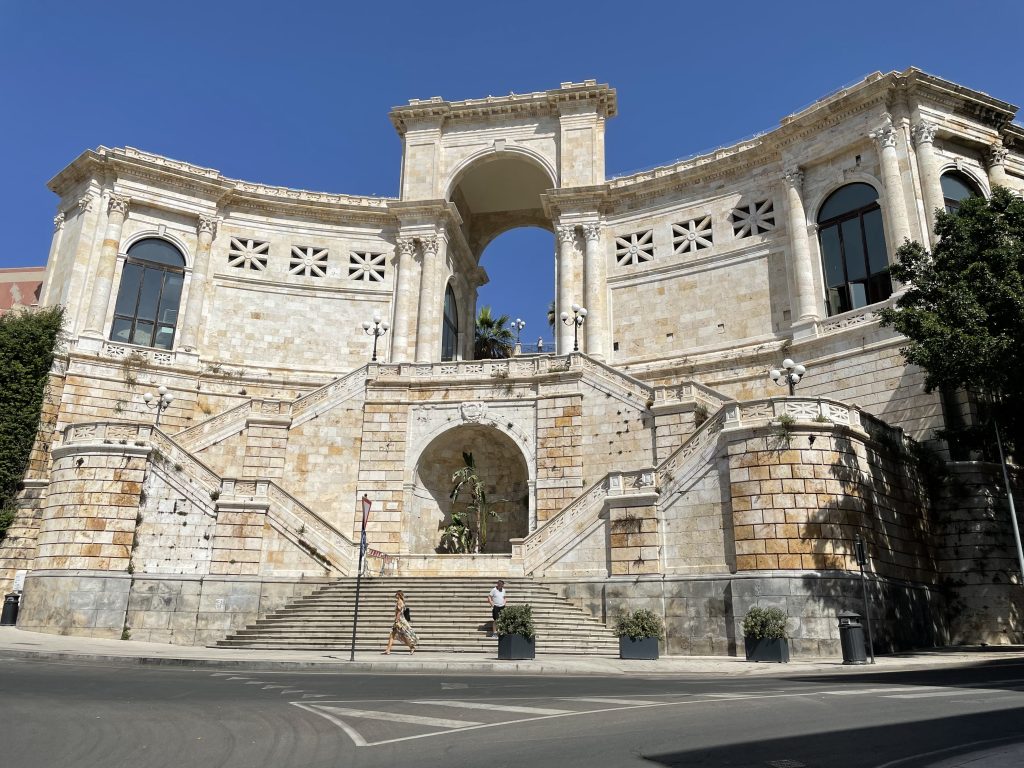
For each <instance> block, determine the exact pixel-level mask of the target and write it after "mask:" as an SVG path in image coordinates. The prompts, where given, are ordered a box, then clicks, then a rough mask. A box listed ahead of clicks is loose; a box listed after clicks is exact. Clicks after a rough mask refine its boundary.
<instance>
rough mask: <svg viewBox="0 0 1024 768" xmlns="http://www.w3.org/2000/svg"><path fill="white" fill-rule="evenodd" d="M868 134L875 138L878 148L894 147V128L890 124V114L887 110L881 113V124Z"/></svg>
mask: <svg viewBox="0 0 1024 768" xmlns="http://www.w3.org/2000/svg"><path fill="white" fill-rule="evenodd" d="M868 136H869V137H870V138H872V139H874V140H875V142H877V144H878V148H879V149H887V148H892V149H895V147H896V129H895V128H894V127H893V124H892V115H890V114H889V113H888V112H886V113H884V114H883V115H882V124H881V125H880V126H879V127H878V128H876V129H875V130H873V131H871V132H870V133H869V134H868Z"/></svg>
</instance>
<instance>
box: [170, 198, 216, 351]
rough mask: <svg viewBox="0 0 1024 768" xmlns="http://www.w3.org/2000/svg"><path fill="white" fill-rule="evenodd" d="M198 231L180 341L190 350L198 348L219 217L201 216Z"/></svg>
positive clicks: (181, 344)
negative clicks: (211, 250) (211, 252)
mask: <svg viewBox="0 0 1024 768" xmlns="http://www.w3.org/2000/svg"><path fill="white" fill-rule="evenodd" d="M196 232H197V233H198V235H199V247H198V248H196V255H195V259H194V260H193V261H192V280H191V282H190V283H189V288H188V303H187V304H186V305H185V317H184V320H183V321H182V323H181V336H180V342H179V345H180V346H181V348H182V349H185V350H188V351H190V352H191V351H195V349H196V346H197V344H196V339H197V338H198V336H199V324H200V321H201V320H202V317H203V303H204V302H205V299H206V284H207V277H208V275H209V273H210V247H211V246H212V244H213V238H214V237H215V236H216V233H217V219H216V218H214V217H213V216H200V217H199V224H198V226H197V227H196Z"/></svg>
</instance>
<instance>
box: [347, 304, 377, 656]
mask: <svg viewBox="0 0 1024 768" xmlns="http://www.w3.org/2000/svg"><path fill="white" fill-rule="evenodd" d="M365 325H369V323H366V324H365ZM360 504H361V506H362V510H363V524H362V527H361V528H360V529H359V565H358V567H357V570H356V607H355V612H354V613H353V614H352V647H351V648H350V649H349V653H348V660H349V661H355V660H356V627H357V626H359V587H360V585H361V584H362V580H363V558H364V557H366V523H367V521H368V520H369V519H370V507H371V506H372V505H373V502H371V501H370V497H369V496H367V495H366V494H365V493H364V494H363V498H362V499H361V500H360Z"/></svg>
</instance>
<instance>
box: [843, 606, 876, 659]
mask: <svg viewBox="0 0 1024 768" xmlns="http://www.w3.org/2000/svg"><path fill="white" fill-rule="evenodd" d="M836 616H837V618H838V619H839V642H840V643H841V644H842V646H843V664H867V663H868V654H867V651H865V648H864V625H863V624H861V623H860V618H861V617H860V614H859V613H854V612H853V611H840V612H839V613H838V614H836Z"/></svg>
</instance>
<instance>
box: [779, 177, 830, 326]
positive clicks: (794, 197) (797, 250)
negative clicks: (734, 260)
mask: <svg viewBox="0 0 1024 768" xmlns="http://www.w3.org/2000/svg"><path fill="white" fill-rule="evenodd" d="M783 177H784V178H785V180H786V203H787V205H786V208H787V211H788V214H789V241H790V244H791V245H792V254H793V258H792V263H793V278H794V280H793V283H794V285H793V287H794V288H795V289H796V297H795V298H796V302H795V304H796V306H795V307H794V310H795V312H794V314H795V315H796V319H795V322H794V324H795V323H799V322H808V321H810V322H816V321H817V320H819V319H821V318H820V315H819V313H818V302H817V301H816V300H815V292H814V270H813V267H812V265H811V247H810V245H809V244H808V242H807V214H806V213H805V212H804V201H803V198H802V197H801V194H800V193H801V190H802V189H803V184H804V172H803V171H802V170H800V169H799V168H797V167H793V168H789V169H788V170H786V171H785V173H784V174H783Z"/></svg>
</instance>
